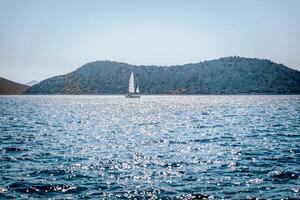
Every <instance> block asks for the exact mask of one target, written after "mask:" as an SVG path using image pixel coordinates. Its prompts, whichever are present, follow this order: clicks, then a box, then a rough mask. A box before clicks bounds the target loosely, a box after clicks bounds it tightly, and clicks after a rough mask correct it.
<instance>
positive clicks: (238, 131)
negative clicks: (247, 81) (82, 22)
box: [0, 95, 300, 199]
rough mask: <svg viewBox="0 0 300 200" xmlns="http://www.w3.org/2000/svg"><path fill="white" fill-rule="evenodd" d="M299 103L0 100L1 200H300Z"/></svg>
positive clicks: (262, 99) (277, 99)
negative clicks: (12, 199)
mask: <svg viewBox="0 0 300 200" xmlns="http://www.w3.org/2000/svg"><path fill="white" fill-rule="evenodd" d="M299 176H300V96H259V95H257V96H256V95H253V96H246V95H245V96H244V95H242V96H142V98H141V99H126V98H124V96H2V97H0V199H10V198H18V199H26V198H28V199H74V198H87V199H132V198H137V199H143V198H144V199H149V198H153V199H155V198H157V199H195V198H197V199H222V198H225V199H226V198H228V199H247V198H248V199H255V198H263V199H266V198H270V199H281V198H291V199H300V177H299Z"/></svg>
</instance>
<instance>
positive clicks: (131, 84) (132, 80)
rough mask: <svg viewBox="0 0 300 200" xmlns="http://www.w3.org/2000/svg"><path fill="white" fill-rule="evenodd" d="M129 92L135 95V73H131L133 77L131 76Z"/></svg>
mask: <svg viewBox="0 0 300 200" xmlns="http://www.w3.org/2000/svg"><path fill="white" fill-rule="evenodd" d="M128 92H129V93H135V92H134V75H133V72H131V75H130V79H129V88H128Z"/></svg>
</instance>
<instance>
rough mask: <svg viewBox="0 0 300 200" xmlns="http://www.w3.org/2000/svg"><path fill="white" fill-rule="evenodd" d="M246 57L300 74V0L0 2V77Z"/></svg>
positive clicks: (22, 79)
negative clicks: (112, 64)
mask: <svg viewBox="0 0 300 200" xmlns="http://www.w3.org/2000/svg"><path fill="white" fill-rule="evenodd" d="M232 55H239V56H244V57H258V58H267V59H270V60H273V61H275V62H278V63H282V64H285V65H287V66H288V67H291V68H294V69H298V70H300V0H219V1H217V0H215V1H214V0H206V1H204V0H197V1H196V0H194V1H193V0H182V1H176V0H172V1H171V0H170V1H168V0H164V1H163V0H149V1H142V0H135V1H134V0H118V1H117V0H107V1H101V0H97V1H96V0H95V1H93V0H49V1H47V0H18V1H17V0H0V76H1V77H5V78H8V79H11V80H14V81H18V82H23V83H24V82H27V81H30V80H34V79H36V80H42V79H45V78H48V77H51V76H54V75H60V74H64V73H68V72H71V71H73V70H75V69H76V68H78V67H80V66H81V65H83V64H85V63H87V62H90V61H95V60H113V61H122V62H127V63H130V64H144V65H151V64H156V65H173V64H184V63H191V62H192V63H194V62H200V61H203V60H210V59H214V58H219V57H225V56H232Z"/></svg>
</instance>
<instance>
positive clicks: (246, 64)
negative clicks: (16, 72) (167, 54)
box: [1, 56, 300, 94]
mask: <svg viewBox="0 0 300 200" xmlns="http://www.w3.org/2000/svg"><path fill="white" fill-rule="evenodd" d="M131 71H134V73H135V75H136V82H137V83H138V85H139V86H140V91H141V93H143V94H300V72H299V71H297V70H294V69H290V68H288V67H286V66H284V65H282V64H277V63H274V62H272V61H270V60H266V59H257V58H243V57H238V56H233V57H225V58H220V59H216V60H211V61H204V62H200V63H194V64H185V65H175V66H143V65H141V66H137V65H130V64H127V63H120V62H112V61H96V62H90V63H87V64H85V65H83V66H82V67H80V68H78V69H77V70H75V71H73V72H71V73H68V74H65V75H60V76H55V77H52V78H49V79H46V80H44V81H41V82H40V83H38V84H35V85H33V86H32V87H29V88H22V90H20V92H21V93H23V94H124V93H126V92H127V88H128V86H127V85H128V80H129V76H130V73H131ZM1 87H2V86H1ZM24 89H25V90H24ZM20 92H18V94H19V93H20ZM1 94H3V93H2V91H1Z"/></svg>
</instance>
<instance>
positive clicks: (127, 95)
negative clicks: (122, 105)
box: [125, 93, 141, 98]
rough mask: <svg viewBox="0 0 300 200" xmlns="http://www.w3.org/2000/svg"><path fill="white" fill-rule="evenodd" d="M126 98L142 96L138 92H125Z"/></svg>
mask: <svg viewBox="0 0 300 200" xmlns="http://www.w3.org/2000/svg"><path fill="white" fill-rule="evenodd" d="M125 97H126V98H140V97H141V96H140V95H139V94H137V93H127V94H125Z"/></svg>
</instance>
